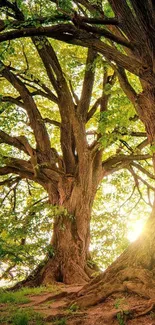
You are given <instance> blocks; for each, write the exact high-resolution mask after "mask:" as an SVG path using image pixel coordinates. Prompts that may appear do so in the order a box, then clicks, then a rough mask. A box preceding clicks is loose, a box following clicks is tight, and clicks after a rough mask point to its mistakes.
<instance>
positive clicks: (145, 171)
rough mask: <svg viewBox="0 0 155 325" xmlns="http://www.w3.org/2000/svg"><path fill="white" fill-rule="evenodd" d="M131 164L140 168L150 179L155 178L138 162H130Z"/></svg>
mask: <svg viewBox="0 0 155 325" xmlns="http://www.w3.org/2000/svg"><path fill="white" fill-rule="evenodd" d="M132 166H134V167H135V168H137V169H138V170H140V171H141V172H142V173H143V174H145V175H147V176H148V177H149V178H151V179H155V175H153V174H151V173H150V172H149V171H148V170H146V169H145V168H144V167H142V166H141V165H140V164H138V163H136V162H132Z"/></svg>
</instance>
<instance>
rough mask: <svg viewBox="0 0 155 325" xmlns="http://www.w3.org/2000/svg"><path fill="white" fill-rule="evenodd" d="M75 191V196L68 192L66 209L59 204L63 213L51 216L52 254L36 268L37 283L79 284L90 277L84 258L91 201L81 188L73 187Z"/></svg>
mask: <svg viewBox="0 0 155 325" xmlns="http://www.w3.org/2000/svg"><path fill="white" fill-rule="evenodd" d="M74 192H75V193H74V198H72V196H71V198H70V199H69V201H68V202H67V204H66V205H67V206H68V209H67V207H66V206H65V207H64V208H63V207H61V206H60V210H62V213H60V215H58V216H56V217H55V218H54V226H53V236H52V239H51V249H52V253H53V256H51V257H50V258H49V260H48V261H47V264H46V265H45V266H44V267H43V269H42V270H41V271H40V272H39V277H40V279H39V284H40V283H43V284H47V283H51V282H53V281H59V282H64V283H66V284H71V283H81V284H82V283H86V282H88V281H89V280H90V276H91V269H90V268H89V267H88V265H87V262H88V260H89V250H88V249H89V241H90V231H89V227H90V212H91V206H92V202H90V200H89V197H82V190H81V189H80V188H76V189H74ZM72 200H73V201H72Z"/></svg>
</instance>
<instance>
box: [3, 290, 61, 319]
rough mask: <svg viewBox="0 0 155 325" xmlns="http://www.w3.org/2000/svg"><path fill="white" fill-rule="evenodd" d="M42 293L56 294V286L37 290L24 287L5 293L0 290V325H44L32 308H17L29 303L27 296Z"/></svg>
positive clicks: (39, 315) (40, 316)
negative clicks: (1, 305)
mask: <svg viewBox="0 0 155 325" xmlns="http://www.w3.org/2000/svg"><path fill="white" fill-rule="evenodd" d="M42 292H51V293H52V292H53V293H58V289H57V287H56V286H48V287H44V286H40V287H37V288H27V287H25V288H22V289H20V290H18V291H7V290H6V289H0V304H2V303H3V304H4V305H3V307H2V308H1V313H0V324H4V323H5V324H12V325H29V324H35V325H45V324H46V323H45V321H44V320H43V316H42V315H41V314H39V313H37V312H35V311H34V310H33V309H32V308H26V307H21V306H19V305H21V304H26V303H28V302H30V298H29V297H28V295H29V296H31V295H39V294H41V293H42ZM60 325H61V323H60ZM62 325H63V322H62Z"/></svg>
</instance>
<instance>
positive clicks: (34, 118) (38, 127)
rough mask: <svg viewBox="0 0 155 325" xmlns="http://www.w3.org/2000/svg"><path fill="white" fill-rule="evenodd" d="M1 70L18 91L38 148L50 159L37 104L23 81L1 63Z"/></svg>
mask: <svg viewBox="0 0 155 325" xmlns="http://www.w3.org/2000/svg"><path fill="white" fill-rule="evenodd" d="M1 66H2V71H1V74H2V76H3V77H5V78H6V79H7V80H8V81H9V82H10V83H11V84H12V85H13V86H14V88H15V89H16V90H17V91H18V92H19V94H20V96H21V98H22V100H23V103H24V109H25V110H26V111H27V113H28V116H29V120H30V125H31V127H32V129H33V132H34V136H35V139H36V142H37V147H38V149H39V150H40V151H41V152H43V153H44V154H45V155H46V159H50V156H49V152H50V140H49V136H48V134H47V130H46V127H45V125H44V122H43V119H42V117H41V114H40V112H39V110H38V109H37V106H36V104H35V102H34V100H33V98H32V97H31V94H30V92H29V90H28V89H27V88H26V87H25V85H24V83H23V82H22V81H21V80H20V79H19V78H18V77H17V76H16V75H15V74H13V73H12V72H11V71H10V69H9V68H8V67H6V66H4V65H3V64H2V63H1Z"/></svg>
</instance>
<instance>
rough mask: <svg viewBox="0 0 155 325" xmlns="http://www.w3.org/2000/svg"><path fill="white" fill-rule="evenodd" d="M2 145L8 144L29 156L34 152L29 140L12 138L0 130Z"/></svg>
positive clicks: (21, 137) (20, 137)
mask: <svg viewBox="0 0 155 325" xmlns="http://www.w3.org/2000/svg"><path fill="white" fill-rule="evenodd" d="M0 143H7V144H9V145H11V146H13V147H16V148H18V149H19V150H22V151H24V152H25V153H26V154H27V155H30V152H31V151H32V150H33V149H32V147H31V146H30V144H29V143H28V140H27V139H26V137H24V136H19V137H12V136H11V135H9V134H7V133H6V132H4V131H1V130H0Z"/></svg>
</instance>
